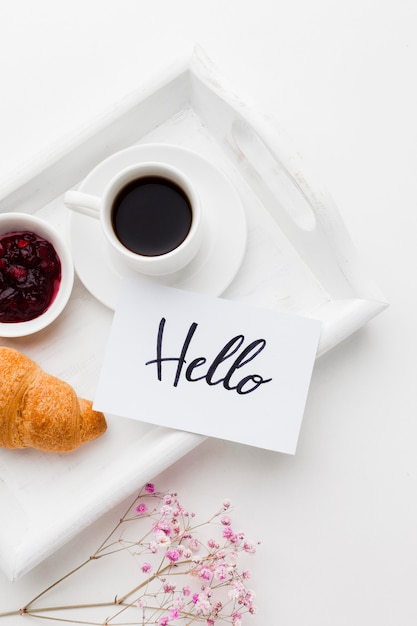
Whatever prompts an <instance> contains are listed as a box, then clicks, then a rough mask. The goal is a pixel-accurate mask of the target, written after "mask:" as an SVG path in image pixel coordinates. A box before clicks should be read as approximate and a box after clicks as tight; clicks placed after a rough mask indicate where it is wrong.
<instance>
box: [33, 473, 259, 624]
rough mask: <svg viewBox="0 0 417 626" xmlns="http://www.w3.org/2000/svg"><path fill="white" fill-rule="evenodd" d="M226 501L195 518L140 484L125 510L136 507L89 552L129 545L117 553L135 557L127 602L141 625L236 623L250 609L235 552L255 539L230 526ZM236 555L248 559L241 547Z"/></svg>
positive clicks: (245, 574) (171, 498)
mask: <svg viewBox="0 0 417 626" xmlns="http://www.w3.org/2000/svg"><path fill="white" fill-rule="evenodd" d="M151 499H152V504H150V502H151ZM145 502H146V503H145ZM230 506H231V502H230V500H224V501H223V507H222V508H220V509H217V511H216V512H215V513H214V514H212V515H210V516H209V517H208V518H207V519H206V521H205V522H203V523H200V522H198V523H197V522H192V520H191V518H193V517H194V513H189V512H187V511H186V510H185V509H184V507H183V506H182V505H181V504H180V502H179V501H178V497H177V494H176V493H166V494H164V493H162V492H161V491H156V490H155V485H154V484H153V483H147V484H146V485H145V486H144V487H143V488H142V490H141V492H139V496H138V495H137V494H136V499H135V500H134V502H133V503H132V509H129V510H130V511H132V510H133V511H136V513H134V514H133V515H127V516H125V518H123V519H122V520H120V521H119V522H118V524H117V525H116V528H115V529H114V530H113V532H112V533H111V534H110V535H109V536H108V538H107V540H105V541H104V543H103V544H102V546H101V547H100V549H99V551H98V552H97V553H95V555H94V557H95V558H97V557H96V554H99V553H100V551H101V550H102V549H103V546H105V548H106V552H108V553H109V554H112V552H120V550H117V549H115V548H114V546H115V545H116V543H117V541H120V542H124V543H123V547H124V546H126V548H130V549H129V550H126V551H125V552H131V553H132V554H134V556H135V557H136V558H137V559H138V563H137V564H136V574H137V575H138V574H139V575H140V576H139V578H141V579H142V580H141V581H140V582H139V583H137V582H135V583H134V585H133V586H134V587H135V589H136V591H137V593H138V596H139V598H138V599H137V600H136V601H133V602H132V605H131V606H132V607H137V609H136V611H137V610H138V609H139V610H140V613H138V616H140V617H138V619H139V621H140V623H141V624H151V623H152V624H153V625H154V626H175V625H177V626H181V624H183V623H184V626H185V622H187V624H191V622H192V623H193V624H194V623H197V622H198V623H199V624H201V626H217V625H219V626H220V623H221V624H228V625H229V626H242V615H244V618H246V616H247V615H248V614H254V613H255V607H254V592H253V591H251V590H249V589H248V588H247V586H246V585H247V584H248V583H247V582H246V581H247V580H248V579H249V578H250V572H249V570H245V569H242V568H241V567H239V566H238V558H241V557H242V553H247V554H253V553H254V552H255V545H256V546H257V545H258V544H254V543H252V542H250V541H248V540H246V538H245V534H244V533H243V532H237V533H235V532H234V530H233V528H232V526H234V524H233V525H232V520H231V518H230V517H229V514H228V513H229V511H228V509H229V508H230ZM135 507H136V508H135ZM122 522H123V523H124V524H126V525H127V523H129V525H130V524H132V526H131V529H132V530H133V525H135V527H137V528H138V536H136V539H135V537H134V536H132V535H130V534H129V535H128V538H123V536H122V535H120V531H119V527H120V524H121V523H122ZM213 522H215V523H213ZM205 525H207V526H208V528H207V534H206V533H204V534H203V536H202V537H201V536H200V534H199V531H200V528H201V527H202V526H205ZM212 532H213V536H211V533H212ZM221 536H223V540H222V539H221V538H220V537H221ZM207 537H209V539H207ZM152 554H153V555H155V556H154V557H153V556H152ZM100 556H101V554H100ZM106 556H107V554H106ZM243 557H244V558H248V557H247V556H246V554H243ZM92 558H93V557H92ZM146 559H149V562H148V561H146ZM150 572H151V573H150ZM170 581H175V583H176V584H172V582H170ZM187 583H189V584H187ZM139 590H140V591H139ZM46 591H48V589H47V590H46ZM46 591H44V592H43V593H46ZM41 595H42V594H41ZM138 596H137V597H138ZM126 597H127V596H126ZM106 604H107V603H106ZM99 606H102V605H101V604H100V605H99ZM103 606H104V605H103ZM126 606H127V605H126ZM51 610H55V609H51ZM114 610H115V609H114ZM114 610H113V613H114ZM119 612H120V607H119V608H118V611H117V612H116V613H115V614H114V615H113V616H111V617H110V618H109V619H110V621H111V620H113V619H117V616H118V615H119ZM52 619H54V618H52ZM110 621H109V623H110ZM133 621H135V620H133ZM80 623H81V622H80ZM82 623H84V622H82ZM106 623H107V621H106ZM132 623H133V622H132ZM248 626H249V625H248Z"/></svg>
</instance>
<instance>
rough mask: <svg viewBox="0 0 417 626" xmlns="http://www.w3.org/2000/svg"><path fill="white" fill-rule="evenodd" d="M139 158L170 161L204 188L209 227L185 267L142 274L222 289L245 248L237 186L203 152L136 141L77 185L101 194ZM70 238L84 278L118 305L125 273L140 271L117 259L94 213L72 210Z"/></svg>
mask: <svg viewBox="0 0 417 626" xmlns="http://www.w3.org/2000/svg"><path fill="white" fill-rule="evenodd" d="M140 161H163V162H166V163H170V164H172V165H174V166H175V167H177V168H179V169H181V170H183V171H184V172H185V173H186V174H187V176H189V177H190V179H191V180H192V181H193V183H194V184H195V185H196V187H197V189H198V191H199V193H200V198H201V203H202V207H203V212H204V232H205V237H204V241H203V244H202V246H201V249H200V250H199V251H198V253H197V255H196V257H195V258H194V259H193V260H192V261H191V263H189V264H188V265H187V266H186V267H185V268H184V269H182V270H180V271H179V272H176V273H175V274H170V275H168V276H161V277H156V278H155V277H144V278H147V279H148V280H152V281H157V282H159V283H162V284H165V285H170V286H173V287H178V288H181V289H187V290H189V291H196V292H201V293H206V294H209V295H214V296H217V295H219V294H221V293H222V292H223V291H224V290H225V289H226V287H227V286H228V285H229V284H230V283H231V281H232V280H233V278H234V277H235V275H236V273H237V271H238V269H239V267H240V265H241V263H242V259H243V255H244V253H245V249H246V236H247V232H246V217H245V213H244V209H243V206H242V203H241V200H240V197H239V195H238V193H237V191H236V189H235V188H234V186H233V185H232V184H231V182H230V181H229V180H228V179H227V178H226V177H225V176H224V174H222V173H221V172H220V171H219V170H218V169H216V168H215V167H214V166H213V165H212V164H211V163H209V162H208V161H206V160H205V159H204V158H202V157H201V156H200V155H198V154H196V153H194V152H192V151H190V150H188V149H185V148H180V147H177V146H174V145H166V144H144V145H139V146H133V147H131V148H127V149H126V150H121V151H120V152H117V153H115V154H113V155H112V156H110V157H109V158H107V159H106V160H104V161H102V162H101V163H100V164H99V165H98V166H97V167H95V168H94V170H92V172H90V174H89V175H88V176H87V177H86V178H85V179H84V181H83V182H82V183H81V185H80V186H79V189H80V191H85V192H88V193H92V194H97V195H100V193H101V192H102V191H103V189H104V187H105V186H106V184H107V182H108V181H109V180H110V179H111V178H113V176H114V175H115V174H116V173H117V172H118V171H119V170H120V169H122V168H124V167H127V166H129V165H132V164H133V163H136V162H140ZM69 241H70V246H71V250H72V255H73V259H74V266H75V269H76V271H77V274H78V276H79V278H80V280H81V281H82V283H83V284H84V286H85V287H86V288H87V289H88V290H89V291H90V293H91V294H92V295H93V296H95V297H96V298H97V299H98V300H99V301H100V302H102V303H103V304H104V305H105V306H107V307H109V308H110V309H113V310H114V309H115V308H116V304H117V300H118V294H119V289H120V286H121V283H122V280H123V278H124V277H126V276H138V274H137V273H136V272H134V271H133V270H130V269H127V268H125V267H121V266H117V265H116V264H115V263H114V261H113V259H112V258H111V256H110V254H109V249H108V245H107V243H106V241H105V239H104V236H103V234H102V231H101V225H100V222H99V221H98V220H96V219H94V218H91V217H86V216H84V215H81V214H79V213H75V212H73V213H71V216H70V226H69Z"/></svg>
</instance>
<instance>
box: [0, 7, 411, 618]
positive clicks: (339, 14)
mask: <svg viewBox="0 0 417 626" xmlns="http://www.w3.org/2000/svg"><path fill="white" fill-rule="evenodd" d="M416 32H417V5H416V4H415V2H414V0H413V1H407V0H396V1H395V2H394V1H389V0H380V1H379V2H377V1H376V0H350V2H340V1H339V2H337V1H335V0H333V1H331V0H316V1H315V2H309V1H307V0H292V1H291V2H285V1H284V0H273V1H272V0H258V1H257V2H249V1H247V0H246V1H245V0H239V1H237V0H231V1H229V2H220V1H218V0H211V1H210V2H207V1H201V2H195V1H194V2H193V1H192V0H176V2H175V3H174V2H170V1H165V0H164V1H160V2H156V1H155V2H153V3H151V2H141V1H136V2H134V1H133V0H131V1H129V0H125V1H118V2H108V1H101V2H99V1H93V0H84V1H83V2H81V1H79V0H73V1H72V2H71V3H60V2H53V1H52V0H51V1H46V0H38V1H37V2H31V1H30V0H25V1H22V0H20V1H19V0H18V1H15V2H7V1H5V0H3V2H1V4H0V72H1V74H0V75H1V90H0V95H1V97H0V137H1V141H0V176H1V179H2V181H7V180H8V179H9V178H13V177H14V176H15V175H16V173H17V172H19V171H20V170H21V169H22V168H24V167H25V166H26V164H27V163H30V162H31V161H33V159H36V158H37V157H36V155H38V154H39V152H40V151H42V152H43V151H48V150H50V149H51V148H52V147H53V145H54V144H55V142H56V141H58V140H62V138H64V137H65V136H70V135H71V133H72V132H75V130H78V129H79V128H80V125H83V126H86V127H88V123H89V121H90V120H92V119H94V115H95V114H96V113H97V112H99V111H102V110H103V109H107V108H108V107H109V106H111V105H112V103H115V102H117V101H118V100H119V99H120V98H121V97H123V96H124V95H126V94H129V93H130V92H132V91H134V90H136V89H137V87H138V81H140V80H145V79H146V77H149V76H152V73H153V72H154V71H155V70H156V69H158V68H162V67H164V65H165V64H166V62H167V60H168V61H169V60H170V59H172V58H173V57H174V56H175V55H176V54H177V53H183V52H184V51H188V50H191V49H192V47H193V45H194V43H198V44H200V45H201V46H202V47H203V49H205V51H206V53H207V54H208V55H209V57H211V59H212V61H213V62H214V63H215V64H216V65H217V66H218V67H219V68H220V69H221V71H222V73H223V74H224V75H225V76H227V78H228V79H229V80H230V82H231V83H232V84H233V85H234V86H235V89H236V92H237V93H239V94H240V95H242V97H244V98H245V99H246V100H247V101H249V102H252V103H255V104H256V105H257V107H258V109H259V110H261V111H264V112H266V113H270V114H272V115H273V116H274V118H275V119H276V120H277V121H278V123H279V124H280V125H281V126H282V127H283V128H284V129H285V130H286V131H287V132H288V133H289V134H290V136H292V138H293V139H294V141H295V143H296V145H297V146H298V148H299V151H300V152H301V154H302V155H303V156H304V158H305V160H306V161H307V162H308V163H309V164H311V165H312V166H313V168H314V170H315V172H316V173H317V174H318V176H319V177H320V178H321V180H322V181H324V182H325V184H326V186H327V188H328V189H329V191H330V192H331V194H332V195H333V197H334V199H335V200H336V202H337V204H338V206H339V209H340V212H341V214H342V215H343V218H344V220H345V223H346V225H347V227H348V229H349V231H350V234H351V236H352V238H353V239H354V241H355V243H356V244H357V247H358V249H359V251H360V253H361V254H362V256H363V257H364V258H365V259H366V260H367V262H368V263H370V265H371V267H372V269H373V274H374V277H375V279H376V281H377V282H378V283H379V285H380V286H381V288H382V290H383V292H384V294H385V296H386V297H387V299H388V300H389V301H390V303H391V307H390V308H389V309H388V310H387V311H385V312H384V313H383V314H382V315H381V316H379V317H378V318H376V319H375V320H373V321H372V322H370V323H369V324H368V325H367V327H366V328H364V329H362V330H361V331H359V332H358V333H356V334H355V335H354V336H353V337H351V338H350V339H348V340H347V341H345V342H344V343H343V344H342V345H340V346H339V347H338V348H336V349H334V350H333V351H332V352H331V353H329V354H327V355H325V356H323V357H321V358H320V359H319V361H318V362H317V365H316V368H315V371H314V374H313V381H312V386H311V391H310V395H309V399H308V404H307V410H306V414H305V418H304V424H303V427H302V431H301V437H300V442H299V446H298V450H297V454H296V456H295V457H291V456H284V455H280V454H276V453H271V452H264V451H261V450H258V449H253V448H249V447H244V446H240V445H237V444H236V445H235V444H231V443H224V442H219V441H213V440H211V441H207V442H205V443H204V444H203V445H202V446H200V447H199V448H197V449H196V450H194V451H193V452H192V453H190V454H189V455H188V456H187V457H186V458H184V459H182V460H181V461H180V462H178V463H177V464H175V465H174V466H173V467H172V468H170V470H168V471H166V472H165V473H164V474H163V475H162V476H160V477H155V478H156V482H157V484H158V485H159V486H161V487H163V488H168V489H175V490H177V491H178V492H179V493H180V494H181V498H182V500H183V501H185V502H187V504H188V506H189V508H193V509H194V510H196V511H197V512H199V511H201V512H206V513H207V512H211V511H212V510H213V509H215V508H216V507H217V505H218V503H219V502H221V501H222V500H223V498H224V497H229V498H231V499H232V501H233V502H234V507H235V513H234V516H235V518H236V519H237V520H239V522H240V525H241V527H242V528H244V529H245V530H246V531H247V533H248V535H251V536H252V537H254V538H256V539H260V540H261V541H262V545H261V547H260V549H259V552H258V556H257V557H255V560H254V562H253V566H252V570H253V579H252V586H253V587H254V589H255V590H256V593H257V606H258V613H257V615H256V616H255V617H254V618H252V619H249V618H248V619H247V620H246V622H247V623H248V624H251V623H252V624H254V625H256V626H258V625H260V624H283V625H285V626H307V625H308V626H334V625H337V626H348V625H349V626H352V625H355V626H365V625H366V626H368V625H370V624H372V625H373V624H378V626H394V625H397V624H401V626H412V625H414V624H416V623H417V600H416V594H415V588H416V578H417V489H416V487H417V455H416V444H417V426H416V424H417V411H416V400H415V395H416V394H415V374H416V369H417V368H416V352H417V339H416V336H417V333H416V323H415V310H416V304H417V303H416V288H415V269H416V266H417V259H416V250H417V247H416V244H415V239H416V234H417V218H416V201H417V200H416V198H417V183H416V181H417V176H416V172H417V123H416V111H417V91H416V87H415V83H416V78H415V77H416V68H417V38H416ZM117 516H118V512H117V511H115V512H114V513H113V514H112V515H111V514H108V515H106V516H105V518H103V519H102V520H99V521H98V522H97V523H96V524H94V526H93V527H92V528H89V529H88V530H87V531H85V532H84V533H82V535H80V536H79V538H77V540H74V541H73V542H72V543H71V544H70V545H67V546H65V547H64V548H63V549H61V550H60V551H59V552H58V553H56V554H55V555H53V556H52V557H51V558H49V559H48V560H47V561H46V562H44V563H43V564H41V565H40V566H38V567H37V568H36V569H35V570H33V571H32V572H30V573H29V574H27V575H26V576H24V577H23V578H22V579H20V580H19V581H17V582H15V583H10V582H9V581H8V580H7V579H6V577H4V576H3V574H1V573H0V610H6V609H9V608H14V607H15V606H16V605H18V606H20V605H22V604H24V602H25V601H26V600H27V599H28V598H29V597H32V596H33V595H34V594H35V593H36V592H37V591H38V590H39V589H40V588H43V587H45V586H47V585H48V584H49V583H50V582H52V581H53V580H54V579H55V578H56V577H57V576H58V575H60V574H62V573H63V572H65V571H66V570H67V568H68V567H70V566H71V565H74V564H76V563H77V562H78V561H80V560H81V559H83V558H84V557H85V556H86V554H89V553H90V552H91V550H92V549H94V548H95V547H96V543H97V537H101V536H102V535H103V533H104V532H105V530H106V529H107V528H108V527H109V524H111V522H112V521H113V519H114V520H117ZM118 575H122V574H118ZM100 584H101V583H100V580H99V579H98V580H95V581H91V585H92V586H94V585H96V586H97V587H100ZM73 591H76V590H73ZM75 595H76V594H75ZM19 619H20V618H16V619H15V620H13V619H12V618H7V620H6V622H7V624H9V623H12V622H13V621H16V622H18V620H19ZM29 621H30V620H28V623H29ZM18 623H20V622H18ZM25 623H26V622H25Z"/></svg>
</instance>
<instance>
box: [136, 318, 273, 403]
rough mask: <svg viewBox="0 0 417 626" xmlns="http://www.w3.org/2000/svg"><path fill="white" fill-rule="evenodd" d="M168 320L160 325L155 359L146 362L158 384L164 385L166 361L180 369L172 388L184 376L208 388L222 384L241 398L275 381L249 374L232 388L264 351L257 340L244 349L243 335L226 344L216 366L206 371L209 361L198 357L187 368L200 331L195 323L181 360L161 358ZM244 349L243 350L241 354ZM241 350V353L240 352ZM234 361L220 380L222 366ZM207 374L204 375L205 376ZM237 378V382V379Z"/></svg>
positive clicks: (260, 342)
mask: <svg viewBox="0 0 417 626" xmlns="http://www.w3.org/2000/svg"><path fill="white" fill-rule="evenodd" d="M165 322H166V319H165V318H164V317H163V318H162V319H161V321H160V323H159V328H158V335H157V341H156V359H152V360H151V361H147V362H146V365H152V364H156V367H157V375H158V380H160V381H162V366H163V364H164V363H165V362H167V361H171V362H172V361H174V362H177V369H176V373H175V377H174V381H173V386H174V387H177V386H178V384H179V382H180V379H181V376H182V375H183V377H184V378H185V380H187V381H189V382H197V381H199V380H205V381H206V383H207V384H208V385H219V384H223V387H224V388H225V389H227V390H228V391H232V390H235V391H236V392H237V393H238V394H240V395H245V394H248V393H251V392H252V391H255V390H256V389H258V388H259V387H260V386H261V385H263V384H264V383H269V382H270V381H271V380H272V378H265V379H264V378H262V376H260V375H259V374H249V375H247V376H244V377H243V378H241V379H240V380H239V381H238V382H236V383H235V384H233V382H232V377H233V376H234V375H236V376H237V372H238V370H240V369H241V368H242V367H244V366H245V365H247V364H248V363H250V362H251V361H253V359H255V358H256V357H257V356H258V354H260V352H262V350H263V349H264V348H265V346H266V341H265V339H256V340H255V341H252V342H251V343H249V344H248V345H247V346H246V347H245V348H244V347H243V344H244V342H245V337H244V335H236V337H233V338H232V339H230V341H228V342H227V343H226V345H225V346H224V347H223V348H222V349H221V350H220V352H219V353H218V355H217V356H216V357H215V359H214V360H213V362H212V363H211V364H210V365H209V366H208V368H204V366H205V365H206V364H207V359H206V358H205V357H204V356H199V357H197V358H194V359H193V360H192V361H190V362H189V363H188V365H187V360H186V357H187V356H188V353H189V351H190V344H191V341H192V338H193V336H194V333H195V332H196V330H197V327H198V324H197V323H196V322H193V323H192V324H191V326H190V328H189V330H188V333H187V336H186V338H185V341H184V343H183V346H182V349H181V352H180V354H179V355H178V356H162V348H163V335H164V329H165ZM241 348H242V350H241ZM239 350H241V351H240V352H239ZM232 357H234V360H233V361H231V365H230V368H229V370H228V371H227V373H226V375H225V376H223V377H221V375H220V377H216V373H217V376H219V374H218V372H217V371H218V368H219V367H220V365H221V364H222V363H224V362H225V361H227V360H229V359H231V358H232ZM203 371H205V373H204V374H203V373H202V372H203ZM236 376H235V379H236Z"/></svg>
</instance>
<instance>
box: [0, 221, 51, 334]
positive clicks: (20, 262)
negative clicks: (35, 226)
mask: <svg viewBox="0 0 417 626" xmlns="http://www.w3.org/2000/svg"><path fill="white" fill-rule="evenodd" d="M60 282H61V261H60V260H59V257H58V255H57V253H56V251H55V248H54V247H53V245H52V244H51V243H50V242H49V241H47V240H46V239H43V237H40V236H39V235H37V234H36V233H34V232H31V231H18V232H9V233H5V234H2V235H0V322H9V323H10V322H11V323H13V322H27V321H29V320H32V319H34V318H36V317H39V315H41V314H42V313H44V312H45V311H46V310H47V309H48V307H49V306H50V305H51V304H52V302H53V301H54V299H55V296H56V294H57V293H58V289H59V285H60Z"/></svg>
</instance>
